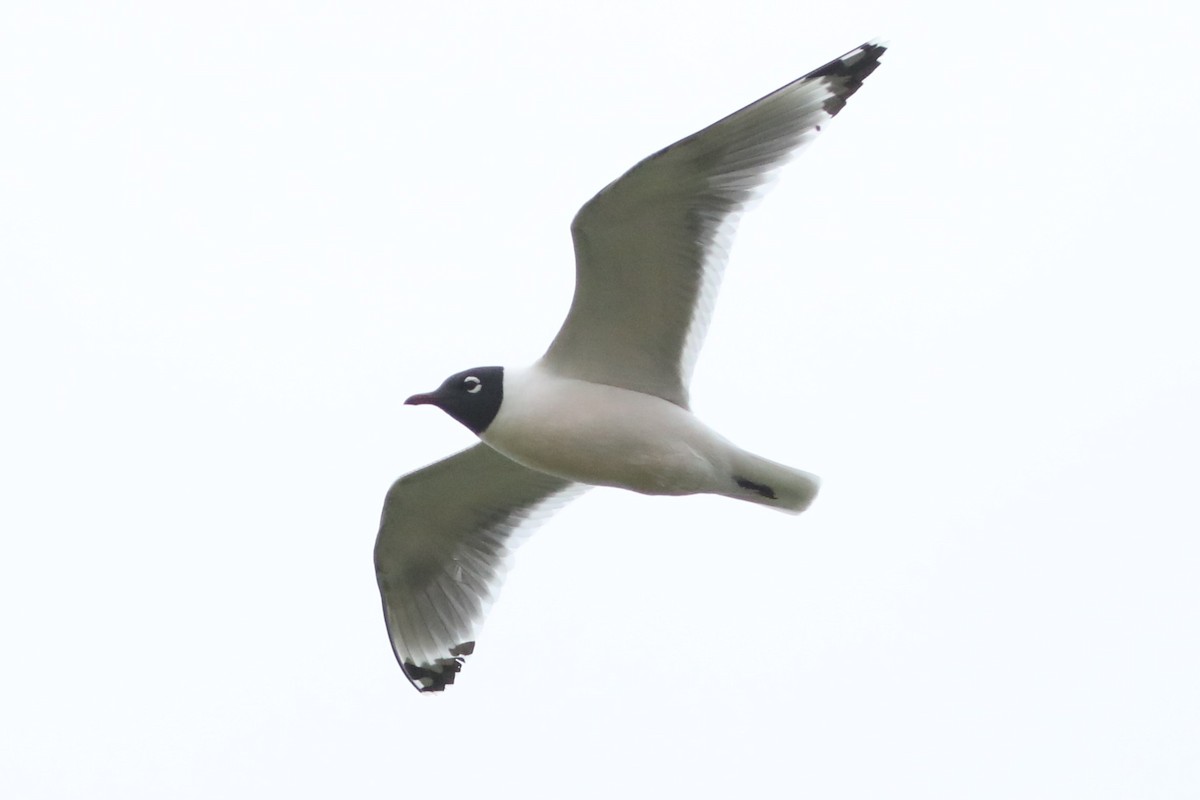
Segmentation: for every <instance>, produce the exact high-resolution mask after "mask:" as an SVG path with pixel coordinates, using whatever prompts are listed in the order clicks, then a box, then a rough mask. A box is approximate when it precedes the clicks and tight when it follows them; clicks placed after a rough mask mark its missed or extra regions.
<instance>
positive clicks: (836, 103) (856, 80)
mask: <svg viewBox="0 0 1200 800" xmlns="http://www.w3.org/2000/svg"><path fill="white" fill-rule="evenodd" d="M886 50H887V46H886V45H882V44H879V43H878V42H867V43H866V44H864V45H862V46H861V47H856V48H854V49H853V50H851V51H850V52H849V53H846V54H845V55H844V56H841V57H840V58H835V59H834V60H833V61H830V62H829V63H828V64H826V65H825V66H823V67H818V68H817V69H815V70H813V71H812V72H810V73H808V75H806V76H805V77H806V78H828V79H829V82H830V83H831V84H833V88H834V95H833V96H832V97H830V98H829V99H828V100H826V101H825V113H826V114H828V115H829V116H831V117H832V116H834V115H835V114H837V113H838V112H839V111H841V110H842V109H843V108H844V107H845V106H846V99H847V98H849V97H850V95H852V94H854V93H855V92H857V91H858V88H859V87H860V86H862V85H863V81H865V80H866V79H867V76H868V75H870V74H871V73H872V72H874V71H875V68H876V67H878V66H879V59H880V57H882V56H883V54H884V52H885V51H886Z"/></svg>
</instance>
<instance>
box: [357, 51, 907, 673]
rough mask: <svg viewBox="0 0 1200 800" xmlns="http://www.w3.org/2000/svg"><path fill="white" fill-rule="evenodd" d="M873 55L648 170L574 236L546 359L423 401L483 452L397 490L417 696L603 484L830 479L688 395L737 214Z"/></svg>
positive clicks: (390, 582) (588, 210)
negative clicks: (503, 589)
mask: <svg viewBox="0 0 1200 800" xmlns="http://www.w3.org/2000/svg"><path fill="white" fill-rule="evenodd" d="M883 52H884V47H883V46H882V45H880V44H876V43H868V44H865V45H863V46H861V47H858V48H855V49H854V50H852V51H850V52H849V53H847V54H846V55H844V56H842V57H841V58H838V59H835V60H834V61H831V62H829V63H828V64H826V65H825V66H823V67H821V68H819V69H817V70H814V71H813V72H811V73H809V74H808V75H806V76H804V77H803V78H800V79H799V80H796V81H793V82H792V83H789V84H788V85H786V86H784V87H783V88H782V89H779V90H778V91H776V92H773V93H771V94H769V95H767V96H766V97H764V98H762V99H761V100H759V101H757V102H755V103H752V104H751V105H749V106H747V107H746V108H743V109H742V110H741V111H738V112H736V113H734V114H731V115H730V116H728V117H726V118H725V119H723V120H721V121H719V122H717V123H715V124H714V125H711V126H709V127H708V128H705V129H704V130H702V131H700V132H699V133H696V134H693V135H692V136H689V137H687V138H686V139H683V140H681V141H679V142H677V143H676V144H674V145H671V146H670V147H668V148H666V149H664V150H661V151H659V152H658V153H655V154H654V155H652V156H650V157H649V158H647V159H645V160H644V161H642V162H641V163H639V164H638V165H636V166H635V167H634V168H633V169H631V170H629V172H627V173H626V174H625V175H623V176H621V177H620V178H618V179H617V180H616V181H614V182H613V183H611V184H609V185H608V186H607V187H605V188H604V189H603V190H602V191H601V192H600V193H599V194H597V195H596V196H595V197H594V198H592V200H590V201H588V203H587V204H585V205H584V207H583V208H582V209H581V210H580V212H579V214H578V215H577V216H576V217H575V221H574V222H573V223H572V225H571V233H572V236H573V238H574V242H575V266H576V272H575V275H576V280H575V296H574V299H573V300H572V303H571V308H570V311H569V312H568V314H567V319H566V321H565V322H564V323H563V326H562V328H561V329H560V330H559V332H558V335H557V336H556V337H555V338H554V341H553V342H552V343H551V345H550V348H549V349H548V350H547V351H546V354H545V355H544V356H543V357H542V358H541V359H540V360H539V361H538V362H537V363H535V364H533V365H532V366H529V367H524V368H510V369H506V368H503V367H479V368H476V369H473V370H466V371H464V372H460V373H457V374H455V375H452V376H450V377H449V378H447V379H446V381H445V382H443V383H442V385H441V386H440V387H439V388H438V389H437V390H436V391H434V392H432V393H429V394H422V395H415V396H413V397H411V398H409V400H408V401H407V402H408V403H410V404H430V405H436V406H438V407H439V408H441V409H442V410H443V411H445V412H446V413H447V414H449V415H450V416H451V417H453V418H454V419H456V420H458V421H459V422H461V423H462V424H464V425H465V426H467V427H468V428H469V429H470V430H471V431H473V432H474V433H476V434H477V435H478V436H479V438H480V439H481V442H480V444H477V445H475V446H474V447H472V448H469V449H468V450H464V451H463V452H461V453H458V454H457V455H454V456H451V457H450V458H447V459H445V460H443V461H440V462H438V463H436V464H433V465H431V466H429V467H426V468H424V469H421V470H418V471H416V472H414V473H411V474H409V475H406V476H404V477H403V478H401V479H400V480H398V481H396V483H395V484H393V486H392V488H391V490H390V491H389V492H388V496H387V499H386V501H385V503H384V509H383V517H382V520H381V523H380V531H379V537H378V539H377V540H376V544H375V568H376V576H377V578H378V582H379V588H380V593H381V595H382V597H383V609H384V617H385V619H386V621H387V624H388V632H389V635H390V637H391V640H392V648H393V650H394V652H395V654H396V658H397V660H398V661H399V662H400V665H401V667H402V668H403V670H404V673H405V675H407V676H408V678H409V680H411V681H412V682H413V684H414V685H415V686H416V687H417V688H418V689H420V690H422V691H440V690H442V689H444V688H445V687H446V686H447V685H448V684H450V683H453V682H454V677H455V675H456V674H457V672H458V671H459V669H461V667H462V663H463V658H464V657H465V656H466V655H468V654H469V653H470V652H471V651H472V649H473V648H474V641H473V639H474V635H475V632H476V629H477V628H478V625H479V623H480V622H481V621H482V619H483V616H484V613H485V611H486V607H487V605H488V604H490V602H491V601H492V600H493V599H494V598H495V595H496V593H497V591H498V588H499V584H500V580H501V577H502V574H503V570H504V567H505V564H506V561H507V558H508V556H509V555H510V554H511V552H512V550H513V548H514V546H515V545H516V544H517V543H518V539H519V538H520V537H519V535H520V534H522V533H524V532H527V531H528V530H529V529H530V528H531V527H532V525H533V524H534V523H536V522H537V521H538V520H539V519H540V518H542V517H544V516H545V515H546V514H547V513H548V512H549V511H552V510H553V509H554V508H555V507H557V506H558V505H561V504H562V503H563V502H566V501H567V500H568V499H570V498H571V497H573V496H575V495H576V494H578V493H579V492H580V491H582V490H583V489H585V488H586V487H588V486H613V487H618V488H622V489H629V490H632V491H636V492H642V493H644V494H654V495H683V494H718V495H724V496H727V497H732V498H735V499H739V500H747V501H750V502H754V503H758V504H761V505H766V506H770V507H772V508H776V509H778V510H780V511H785V512H789V513H799V512H801V511H803V510H804V509H805V508H807V507H808V505H809V503H811V502H812V500H813V498H814V497H815V496H816V494H817V488H818V482H817V478H816V477H815V476H813V475H811V474H809V473H807V472H802V471H800V470H796V469H792V468H790V467H785V466H783V465H782V464H778V463H775V462H773V461H769V460H767V459H765V458H761V457H759V456H756V455H754V454H752V453H748V452H746V451H745V450H742V449H741V448H739V447H737V446H736V445H734V444H732V443H731V442H729V441H728V440H727V439H725V438H724V437H722V436H721V435H720V434H718V433H717V432H715V431H714V430H712V429H711V428H709V427H708V426H707V425H705V424H704V423H703V422H701V421H700V420H699V419H697V418H696V417H695V416H694V415H693V414H692V413H691V410H690V409H689V404H688V383H689V381H690V378H691V372H692V367H693V366H694V364H695V359H696V355H697V353H698V352H699V349H700V345H701V343H702V341H703V338H704V333H705V330H706V328H707V324H708V318H709V315H710V313H711V310H712V305H713V302H714V300H715V298H716V292H717V288H718V287H719V285H720V278H721V274H722V271H723V270H724V266H725V261H726V260H727V257H728V250H729V246H730V243H731V240H732V236H733V232H734V229H735V227H736V224H737V221H738V218H739V216H740V214H741V212H742V211H743V209H744V208H745V205H746V203H747V202H748V201H749V200H750V199H752V198H753V197H754V196H755V195H756V194H757V192H758V191H759V189H760V188H761V187H762V185H763V184H764V183H765V181H766V180H767V179H768V178H769V177H770V175H771V174H772V173H773V172H774V171H775V170H776V169H777V168H778V167H779V166H781V165H782V164H783V163H784V162H785V161H786V160H787V158H788V157H789V156H790V155H792V154H793V153H795V152H796V151H797V150H798V149H799V148H800V147H801V146H803V145H804V144H806V143H807V142H808V141H810V140H811V139H812V138H814V137H815V136H816V134H817V133H818V132H820V130H821V127H822V125H823V123H825V122H826V121H828V120H829V119H830V118H831V117H833V116H834V115H835V114H837V112H838V111H840V110H841V108H842V107H843V106H844V105H845V102H846V98H848V97H849V96H850V95H851V94H853V93H854V92H855V91H856V90H857V89H858V88H859V86H861V85H862V81H863V80H864V79H865V78H866V76H867V75H869V74H870V73H871V72H872V71H873V70H874V69H875V67H876V66H877V65H878V61H879V57H880V56H881V55H882V54H883Z"/></svg>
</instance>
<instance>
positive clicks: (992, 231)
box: [0, 0, 1200, 798]
mask: <svg viewBox="0 0 1200 800" xmlns="http://www.w3.org/2000/svg"><path fill="white" fill-rule="evenodd" d="M194 5H195V7H194V8H193V9H192V10H187V9H185V8H184V7H183V6H182V5H180V4H171V5H170V6H165V5H164V4H155V3H145V4H113V3H77V4H70V3H22V2H18V3H8V4H5V7H4V11H3V12H2V13H0V81H2V83H0V142H2V143H3V146H2V147H0V304H2V305H0V338H2V342H3V344H2V345H0V347H3V353H2V356H3V361H2V364H3V375H4V379H5V388H4V390H3V400H2V401H0V402H3V415H2V419H3V422H2V423H0V424H2V426H3V427H2V429H0V435H2V437H3V438H2V442H0V448H2V450H0V459H2V461H0V469H2V473H0V479H2V480H3V487H4V490H3V491H4V495H3V502H2V505H0V514H2V518H0V535H2V537H3V538H2V540H0V541H2V548H3V549H2V552H0V609H2V610H0V625H2V631H3V653H4V655H3V660H2V667H0V669H2V670H3V675H2V680H0V687H2V688H0V720H2V722H0V793H3V794H4V796H5V797H12V798H52V797H88V798H107V797H112V798H163V797H171V798H193V797H194V798H199V797H205V798H207V797H281V796H286V797H304V798H309V797H311V798H318V797H350V796H355V797H358V796H362V797H397V798H398V797H408V798H413V797H433V796H446V795H447V794H449V793H454V794H455V796H463V797H481V798H510V797H511V798H515V797H520V798H563V797H644V796H659V797H683V796H688V797H717V796H726V797H746V796H750V795H752V794H756V795H761V794H764V793H766V794H769V795H770V796H778V797H789V796H790V797H819V798H885V797H920V798H964V797H969V798H991V797H997V798H999V797H1004V798H1018V797H1019V798H1030V797H1045V798H1064V797H1088V798H1100V797H1112V798H1133V797H1137V798H1142V797H1164V798H1165V797H1194V796H1197V794H1200V730H1198V729H1200V690H1198V689H1197V678H1196V676H1197V675H1200V646H1198V641H1197V639H1198V636H1197V623H1198V619H1200V614H1198V612H1200V590H1198V589H1197V579H1196V573H1197V566H1198V563H1200V545H1198V544H1197V533H1198V532H1200V511H1198V510H1197V482H1198V481H1200V464H1198V462H1197V452H1198V449H1200V424H1198V423H1197V409H1200V363H1198V358H1197V348H1198V344H1200V321H1198V315H1197V307H1198V292H1197V280H1196V273H1197V265H1198V264H1200V259H1198V258H1197V256H1196V253H1195V230H1196V220H1197V207H1196V201H1195V196H1196V182H1197V177H1198V174H1197V173H1198V170H1197V158H1196V156H1195V147H1196V143H1197V141H1200V117H1198V110H1197V108H1198V104H1197V100H1196V84H1197V80H1196V79H1197V75H1198V72H1200V71H1198V69H1197V63H1196V56H1195V52H1196V37H1195V31H1196V22H1197V20H1196V17H1195V12H1194V10H1193V9H1194V8H1195V5H1194V4H1192V3H1184V2H1175V3H1171V2H1137V3H1132V2H1129V3H1105V2H1099V3H1094V2H1093V3H1083V2H1079V3H1058V4H1055V3H1046V2H1044V1H1042V0H1039V1H1038V2H1032V1H1031V0H1015V1H1011V2H985V3H971V4H964V3H958V2H938V1H936V0H918V1H917V2H909V3H895V2H873V3H872V2H848V3H834V4H830V3H817V2H807V3H798V2H787V3H767V2H739V3H736V4H735V3H696V2H688V3H677V4H668V3H644V2H637V3H615V4H614V3H612V2H595V3H591V2H588V3H561V2H556V3H531V2H508V3H503V4H501V3H496V4H478V3H455V4H441V5H434V4H428V3H421V4H414V3H406V2H388V3H346V2H338V3H252V4H250V5H249V6H247V4H245V3H242V2H236V3H233V2H228V3H226V2H221V3H207V4H203V5H200V4H194ZM873 36H883V37H886V38H888V39H889V40H890V42H891V44H892V47H893V49H892V50H891V51H890V52H889V53H888V54H887V56H886V59H885V61H884V64H883V66H882V67H881V68H880V69H879V71H878V72H876V73H875V74H874V75H873V76H872V77H871V78H870V80H869V81H868V82H867V84H866V86H865V87H864V89H863V91H862V92H861V93H860V94H858V95H857V96H856V97H855V98H854V99H853V100H852V101H851V103H850V105H849V106H848V107H847V108H846V110H845V112H844V114H843V115H842V116H840V117H839V118H838V119H837V120H836V121H835V123H834V124H832V125H831V126H830V127H829V130H828V132H827V134H826V135H824V136H823V137H822V139H821V140H820V141H818V142H817V144H816V145H815V146H814V147H813V148H811V149H810V150H809V151H808V152H806V153H805V154H804V155H803V157H802V158H801V159H800V160H799V161H797V162H796V163H794V164H793V165H791V167H790V168H789V169H787V170H786V171H785V173H784V175H783V177H782V179H781V180H780V182H779V183H778V185H777V186H776V187H775V189H774V190H773V191H772V192H771V193H770V194H769V195H768V196H767V197H766V198H765V199H764V201H763V202H762V203H761V205H760V206H759V207H758V208H757V209H755V210H754V211H753V212H752V214H751V215H750V216H749V217H748V218H747V220H746V222H745V224H744V226H743V228H742V231H741V235H740V236H739V238H738V240H737V245H736V247H735V248H734V252H733V259H732V263H731V264H730V268H729V273H728V278H727V281H726V284H725V287H724V291H723V294H722V297H721V302H720V304H719V306H718V309H717V313H716V317H715V320H714V324H713V326H712V330H711V333H710V337H709V343H708V346H707V348H706V350H705V352H704V354H703V356H702V358H701V361H700V365H699V369H698V372H697V375H696V381H695V385H694V397H695V407H696V410H697V412H698V413H699V414H700V415H701V416H702V417H703V418H705V419H706V420H707V421H709V422H710V423H712V424H713V425H714V426H715V427H716V428H717V429H719V430H720V431H722V432H723V433H725V434H726V435H728V436H729V437H730V438H732V439H733V440H735V441H737V442H738V443H740V444H742V445H744V446H746V447H748V448H750V449H752V450H755V451H758V452H761V453H763V454H764V455H767V456H769V457H772V458H775V459H778V460H780V461H784V462H786V463H789V464H792V465H794V466H797V467H800V468H803V469H807V470H811V471H813V472H816V473H818V474H820V475H822V476H823V478H824V480H825V484H824V490H823V493H822V495H821V497H820V498H819V500H818V502H817V503H816V504H815V506H814V507H813V508H812V510H811V511H810V512H809V513H807V514H805V515H804V516H801V517H799V518H793V517H787V516H784V515H781V514H774V513H772V512H770V511H768V510H765V509H761V508H757V507H753V506H750V505H748V504H739V503H734V502H731V501H729V500H723V499H715V498H688V499H663V498H644V497H639V496H634V495H628V494H623V493H619V492H615V491H607V490H601V491H595V492H593V493H591V494H590V495H588V496H587V497H585V498H584V499H583V500H581V501H580V502H578V503H576V504H575V505H574V506H572V507H570V508H569V509H567V510H566V511H565V512H563V513H562V514H560V515H559V516H558V517H556V518H554V519H553V520H552V521H551V523H550V524H549V525H548V526H547V527H546V528H544V529H543V530H542V531H541V532H540V533H539V534H538V535H537V536H536V537H535V538H534V539H533V540H532V541H531V542H530V543H529V544H528V545H527V546H526V547H525V548H524V549H523V550H522V552H521V553H520V555H519V558H518V560H517V566H516V569H515V570H514V572H513V573H512V575H511V578H510V580H509V581H508V583H507V585H506V587H505V589H504V592H503V593H502V595H501V599H500V602H499V603H498V605H497V606H496V608H495V609H494V612H493V613H492V615H491V617H490V619H489V622H488V624H487V625H486V627H485V629H484V631H483V633H482V636H481V637H480V643H479V648H478V652H477V654H476V655H475V656H474V657H473V658H472V659H471V661H470V663H469V664H468V667H467V669H466V671H465V672H464V673H463V674H462V676H461V678H460V683H459V684H458V685H456V686H455V687H453V690H452V691H450V692H447V693H446V694H445V695H444V696H441V697H421V696H419V695H418V694H417V693H416V692H414V691H413V690H412V689H411V688H410V687H409V685H408V683H407V682H406V681H405V680H404V678H403V677H402V675H401V673H400V671H399V669H398V668H397V667H396V665H395V663H394V662H393V659H392V654H391V652H390V650H389V648H388V644H387V640H386V636H385V634H384V628H383V622H382V618H381V614H380V611H379V608H378V599H377V594H376V589H375V582H374V575H373V571H372V565H371V546H372V542H373V539H374V536H375V528H376V525H377V521H378V514H379V508H380V504H381V502H382V499H383V494H384V491H385V490H386V488H387V486H388V484H389V483H390V482H391V480H392V479H393V478H395V477H396V476H397V475H399V474H401V473H403V472H406V471H409V470H411V469H414V468H416V467H419V466H421V465H423V464H425V463H427V462H429V461H432V460H434V459H437V458H440V457H442V456H444V455H446V454H449V453H450V452H452V451H453V450H455V449H457V448H460V447H463V446H465V445H467V444H468V443H469V442H470V436H469V434H468V433H467V432H466V431H465V430H463V429H462V428H461V427H460V426H458V425H457V424H455V423H454V422H452V421H451V420H449V419H448V418H445V417H444V416H442V415H439V414H437V413H436V412H434V411H431V410H429V409H412V408H405V407H403V406H402V405H401V402H402V400H403V398H404V397H406V396H407V395H408V394H410V393H412V392H415V391H420V390H426V389H429V388H432V387H433V386H435V385H436V384H437V383H438V382H440V381H441V379H442V378H443V377H444V376H445V375H446V374H449V373H450V372H453V371H456V370H459V369H463V368H466V367H470V366H475V365H480V364H489V363H524V362H528V361H531V360H533V359H534V358H536V357H537V356H538V355H539V354H540V353H541V351H542V349H543V348H544V347H545V346H546V344H547V343H548V342H549V341H550V338H551V336H552V335H553V333H554V331H555V330H556V329H557V326H558V324H559V322H560V321H561V319H562V316H563V314H564V313H565V311H566V307H567V303H568V301H569V298H570V292H571V281H572V266H571V250H570V240H569V236H568V229H567V226H568V223H569V221H570V219H571V216H572V215H573V214H574V212H575V210H576V208H577V207H578V206H579V205H580V204H581V203H583V202H584V201H585V200H587V198H588V197H590V196H591V195H592V194H593V193H594V192H595V191H597V190H598V189H599V188H601V187H602V186H603V185H604V184H605V183H607V182H608V181H609V180H611V179H613V178H615V177H616V176H617V175H618V174H620V173H621V172H622V171H623V170H625V169H626V168H627V167H629V166H630V165H632V164H633V163H634V162H635V161H637V160H638V159H640V158H641V157H643V156H645V155H647V154H649V153H650V152H652V151H654V150H656V149H657V148H659V147H661V146H663V145H666V144H668V143H670V142H671V141H673V140H675V139H677V138H679V137H681V136H683V135H686V134H688V133H690V132H692V131H693V130H696V129H698V128H700V127H702V126H704V125H706V124H708V123H709V122H712V121H714V120H716V119H717V118H719V117H721V116H723V115H725V114H726V113H729V112H731V111H733V110H735V109H736V108H738V107H740V106H742V105H744V104H745V103H747V102H749V101H751V100H753V99H755V98H756V97H758V96H760V95H762V94H764V93H766V92H768V91H770V90H772V89H774V88H776V87H777V86H779V85H781V84H783V83H785V82H787V81H788V80H790V79H792V78H795V77H797V76H799V75H800V74H802V73H804V72H806V71H807V70H809V69H812V68H814V67H816V66H818V65H820V64H822V63H824V62H825V61H827V60H828V59H830V58H832V57H834V56H837V55H839V54H840V53H842V52H844V51H846V50H848V49H850V48H851V47H853V46H855V45H857V44H859V43H860V42H862V41H864V40H865V39H868V38H870V37H873Z"/></svg>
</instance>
